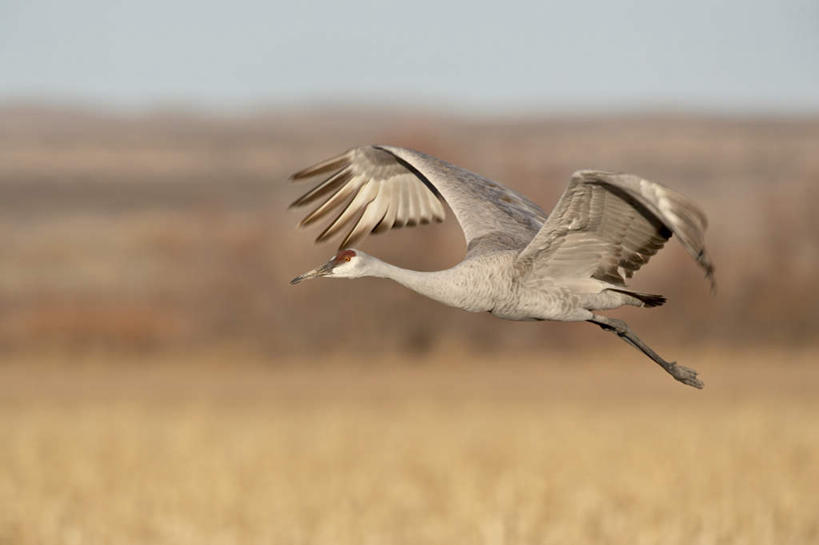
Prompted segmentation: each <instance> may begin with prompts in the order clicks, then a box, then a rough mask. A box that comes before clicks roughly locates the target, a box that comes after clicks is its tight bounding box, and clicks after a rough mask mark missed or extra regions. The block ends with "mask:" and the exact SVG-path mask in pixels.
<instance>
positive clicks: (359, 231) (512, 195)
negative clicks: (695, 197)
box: [291, 146, 714, 388]
mask: <svg viewBox="0 0 819 545" xmlns="http://www.w3.org/2000/svg"><path fill="white" fill-rule="evenodd" d="M319 174H325V175H328V174H329V177H328V178H326V179H325V181H323V182H321V183H320V184H318V185H317V186H315V187H314V188H313V189H311V190H310V191H308V192H307V193H305V194H304V195H303V196H301V197H300V198H298V199H297V200H296V201H295V202H293V204H292V205H291V206H303V205H307V204H310V203H315V202H317V201H320V204H318V205H317V206H315V208H314V209H313V210H312V211H311V212H309V213H308V214H307V216H305V218H304V219H303V220H302V222H301V225H309V224H311V223H314V222H316V221H318V220H320V219H322V218H324V217H326V216H328V215H329V214H330V213H331V212H333V211H336V210H339V212H338V215H336V216H335V218H334V219H332V220H331V221H330V222H329V223H328V224H327V226H326V228H325V229H324V230H323V231H322V232H321V233H320V234H319V236H318V238H317V241H323V240H326V239H328V238H330V237H332V236H333V235H336V234H338V233H340V232H342V231H343V230H344V229H345V228H346V229H347V231H346V235H345V237H344V239H343V240H342V242H341V245H340V250H344V249H345V248H349V247H350V246H351V245H353V244H354V243H356V242H358V241H360V240H361V239H363V238H364V237H365V236H366V235H367V234H369V233H371V232H375V233H379V232H384V231H388V230H390V229H392V228H398V227H403V226H412V225H416V224H419V223H429V222H433V221H436V222H440V221H443V219H444V217H445V214H446V212H445V209H444V206H443V202H444V201H446V203H447V204H448V205H449V207H450V209H451V210H452V212H453V213H454V214H455V217H456V218H457V220H458V222H459V223H460V225H461V228H462V230H463V233H464V237H465V239H466V247H467V252H466V257H465V258H464V260H463V261H462V262H461V263H459V264H458V265H456V266H454V267H452V268H450V269H447V270H445V271H436V272H418V271H409V270H406V269H401V268H399V267H394V266H392V265H389V264H387V263H384V262H383V261H380V260H378V259H376V258H374V257H372V256H369V255H367V254H365V253H364V252H361V251H360V250H347V251H341V252H339V254H338V255H337V256H335V257H334V258H333V259H332V260H331V261H330V262H328V263H327V264H325V265H324V266H322V267H320V268H317V269H314V270H313V271H310V272H308V273H305V274H304V275H301V276H299V277H297V278H295V279H294V280H293V283H298V282H300V281H302V280H304V279H307V278H313V277H317V276H334V277H346V278H356V277H361V276H380V277H386V278H391V279H393V280H395V281H397V282H399V283H401V284H402V285H405V286H407V287H409V288H410V289H413V290H415V291H417V292H419V293H421V294H423V295H426V296H428V297H431V298H433V299H435V300H438V301H441V302H443V303H445V304H448V305H451V306H455V307H458V308H462V309H465V310H469V311H476V312H477V311H489V312H492V313H493V314H494V315H496V316H498V317H501V318H506V319H512V320H561V321H589V322H592V323H595V324H597V325H599V326H600V327H602V328H603V329H606V330H610V331H613V332H615V333H617V334H618V335H619V336H620V337H621V338H623V339H624V340H626V342H628V343H629V344H631V345H632V346H635V347H636V348H638V349H639V350H641V351H642V352H643V353H645V354H646V355H648V356H649V357H651V358H652V359H653V360H654V361H655V362H657V363H658V364H660V365H661V366H663V368H665V369H666V370H667V371H668V372H669V373H671V374H672V376H674V378H676V379H677V380H679V381H681V382H684V383H686V384H689V385H691V386H696V387H700V388H701V387H702V382H701V381H700V380H699V379H698V378H697V376H696V372H695V371H693V370H691V369H688V368H685V367H682V366H680V365H676V364H675V363H673V362H667V361H665V360H663V359H662V358H660V357H659V356H658V355H657V354H656V353H655V352H654V351H653V350H651V348H649V347H648V346H647V345H645V343H643V342H642V341H641V340H640V339H639V338H638V337H637V336H636V335H634V333H632V332H631V330H630V329H629V328H628V326H627V325H626V324H625V323H624V322H622V321H621V320H616V319H613V318H608V317H605V316H601V315H598V314H594V312H593V311H595V310H603V309H612V308H616V307H619V306H622V305H634V306H646V307H651V306H658V305H660V304H662V303H664V302H665V298H664V297H663V296H661V295H653V294H645V293H640V292H637V291H633V290H631V289H629V288H628V287H627V286H626V280H627V279H629V278H631V277H632V275H633V274H634V273H635V272H636V271H638V270H639V269H640V267H642V266H643V265H644V264H645V263H647V262H648V260H649V259H650V258H651V256H653V255H654V254H656V253H657V252H658V251H659V250H660V249H661V248H662V247H663V245H664V244H665V242H666V241H667V240H668V239H669V238H670V237H671V236H672V235H676V236H677V238H678V239H679V241H680V243H681V244H682V245H683V247H684V248H685V249H686V250H687V251H688V253H689V254H691V255H692V257H694V259H695V260H696V261H697V263H698V264H699V265H700V267H702V268H703V270H704V271H705V274H706V277H707V278H708V279H709V280H710V281H711V285H712V288H713V286H714V275H713V273H714V266H713V264H712V263H711V260H710V258H709V257H708V254H707V252H706V250H705V240H704V234H705V229H706V226H707V221H706V218H705V215H704V214H703V213H702V211H700V210H699V208H697V206H696V205H694V204H693V203H692V202H691V201H689V200H688V199H687V198H686V197H684V196H682V195H680V194H679V193H677V192H675V191H672V190H671V189H668V188H667V187H664V186H662V185H660V184H657V183H654V182H649V181H648V180H644V179H642V178H639V177H637V176H634V175H631V174H614V173H610V172H603V171H595V170H582V171H579V172H576V173H575V174H574V175H573V176H572V179H571V181H570V182H569V186H568V187H567V188H566V191H565V192H564V193H563V195H562V196H561V198H560V199H559V200H558V202H557V204H556V206H555V208H554V210H553V211H552V213H551V214H550V215H548V216H547V214H546V213H545V212H544V211H543V210H542V209H541V208H540V207H538V206H537V205H536V204H535V203H533V202H532V201H530V200H529V199H527V198H526V197H525V196H523V195H521V194H520V193H518V192H516V191H513V190H511V189H509V188H507V187H504V186H503V185H501V184H499V183H497V182H494V181H492V180H488V179H486V178H483V177H481V176H479V175H477V174H474V173H472V172H469V171H467V170H464V169H462V168H459V167H456V166H454V165H451V164H449V163H447V162H445V161H441V160H439V159H436V158H434V157H431V156H429V155H426V154H423V153H420V152H417V151H412V150H408V149H404V148H397V147H391V146H366V147H360V148H355V149H352V150H349V151H347V152H346V153H344V154H342V155H339V156H337V157H334V158H332V159H328V160H326V161H323V162H321V163H318V164H316V165H314V166H311V167H308V168H306V169H304V170H301V171H299V172H297V173H296V174H294V175H293V176H292V178H293V179H294V180H301V179H306V178H312V177H314V176H317V175H319Z"/></svg>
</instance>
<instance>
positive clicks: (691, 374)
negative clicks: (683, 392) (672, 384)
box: [669, 362, 705, 390]
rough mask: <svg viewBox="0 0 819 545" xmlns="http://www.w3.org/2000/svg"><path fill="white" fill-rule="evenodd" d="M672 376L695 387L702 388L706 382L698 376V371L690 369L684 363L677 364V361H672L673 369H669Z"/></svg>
mask: <svg viewBox="0 0 819 545" xmlns="http://www.w3.org/2000/svg"><path fill="white" fill-rule="evenodd" d="M669 372H670V373H671V376H673V377H674V378H675V379H677V380H678V381H680V382H682V383H683V384H688V385H689V386H693V387H694V388H697V389H700V390H702V388H703V386H705V383H704V382H703V381H701V380H700V379H699V378H698V377H697V372H696V371H694V370H693V369H689V368H688V367H685V366H683V365H677V363H676V362H671V369H669Z"/></svg>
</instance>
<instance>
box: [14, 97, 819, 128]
mask: <svg viewBox="0 0 819 545" xmlns="http://www.w3.org/2000/svg"><path fill="white" fill-rule="evenodd" d="M17 109H35V110H43V111H54V110H57V111H70V112H77V113H88V114H92V113H96V114H103V115H106V116H113V117H117V116H125V117H142V116H152V115H157V114H168V113H173V114H175V115H186V116H191V117H226V118H243V117H252V116H255V115H266V114H283V113H287V114H289V113H294V114H304V113H310V112H323V113H332V114H339V115H344V114H363V113H366V112H368V111H369V112H370V113H372V114H382V115H383V114H387V113H393V114H400V115H424V116H433V117H437V118H453V119H463V120H484V119H485V120H498V119H506V120H511V121H515V120H519V121H524V120H527V119H525V118H527V117H529V118H530V119H528V120H529V121H532V120H535V121H536V120H539V119H560V118H569V119H582V118H594V119H617V118H640V117H645V118H652V117H657V118H664V119H666V118H672V119H676V118H699V119H726V120H731V119H760V120H773V119H781V120H788V121H807V122H813V121H815V120H817V119H819V107H812V106H804V105H802V106H799V105H793V106H792V107H784V108H778V107H759V106H753V107H749V106H748V105H745V106H743V105H742V104H737V105H735V106H733V107H726V106H724V105H717V104H705V103H702V104H697V103H693V102H687V103H685V104H677V103H674V102H671V101H663V100H655V101H646V102H643V103H642V104H636V103H632V102H630V101H622V102H621V103H619V104H616V105H612V104H602V103H583V102H582V101H578V102H577V103H574V104H570V103H568V102H563V103H558V102H555V101H551V103H550V104H546V103H542V104H534V103H532V104H518V105H515V106H508V107H507V106H500V105H493V106H491V107H487V106H478V105H469V104H466V105H464V104H461V105H458V106H454V107H453V106H452V105H451V104H449V103H448V101H446V100H440V99H431V98H430V99H420V100H418V99H408V98H403V99H402V98H399V99H398V100H397V101H390V100H388V99H376V100H373V99H366V98H363V97H362V98H354V97H347V98H340V99H332V100H331V99H315V98H307V99H301V100H272V99H271V100H265V99H258V100H245V101H232V102H231V101H213V100H207V99H193V98H185V97H169V98H160V99H149V100H145V101H142V102H139V103H137V102H133V101H122V100H111V99H106V100H100V99H97V98H95V97H92V96H90V95H74V96H61V97H55V96H48V95H23V94H20V95H6V96H0V111H9V110H17Z"/></svg>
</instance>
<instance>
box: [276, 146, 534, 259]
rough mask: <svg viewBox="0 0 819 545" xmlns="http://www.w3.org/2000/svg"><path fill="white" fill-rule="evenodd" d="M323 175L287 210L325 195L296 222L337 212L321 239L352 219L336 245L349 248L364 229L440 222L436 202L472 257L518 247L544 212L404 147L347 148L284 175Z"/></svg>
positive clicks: (518, 196)
mask: <svg viewBox="0 0 819 545" xmlns="http://www.w3.org/2000/svg"><path fill="white" fill-rule="evenodd" d="M326 173H331V175H330V177H329V178H327V179H326V180H324V181H323V182H321V183H320V184H319V185H317V186H315V187H314V188H313V189H311V190H310V191H308V192H307V193H305V194H304V195H302V196H301V197H299V198H298V199H296V201H295V202H293V204H291V207H294V206H302V205H305V204H308V203H311V202H313V201H316V200H318V199H320V198H322V197H325V198H324V200H323V201H322V203H321V204H320V205H319V206H318V207H316V208H315V209H314V210H313V211H312V212H310V213H309V214H307V216H306V217H305V218H304V219H303V220H302V221H301V225H309V224H311V223H313V222H315V221H317V220H318V219H320V218H322V217H324V216H325V215H327V214H329V213H330V212H332V211H333V210H336V209H341V212H340V213H339V214H338V215H337V216H336V218H335V219H334V220H333V221H331V222H330V224H329V225H328V226H327V227H326V228H325V229H324V230H323V231H322V232H321V234H319V236H318V238H317V239H316V241H317V242H321V241H324V240H326V239H327V238H329V237H331V236H333V235H334V234H336V233H338V232H339V231H340V230H342V228H344V227H345V226H346V225H347V224H348V223H350V222H352V227H351V228H350V230H349V231H348V232H347V235H346V236H345V238H344V240H343V241H342V242H341V245H340V248H346V247H349V246H350V245H352V244H354V243H355V242H356V241H358V240H360V239H362V238H363V237H365V236H366V235H367V234H369V233H370V232H373V233H380V232H383V231H388V230H389V229H391V228H396V227H402V226H404V225H406V226H412V225H416V224H418V223H429V222H430V221H443V219H444V217H445V211H444V207H443V205H442V201H444V200H445V201H446V202H447V203H448V204H449V206H450V208H451V209H452V211H453V212H454V213H455V216H456V217H457V219H458V222H459V223H460V225H461V228H462V229H463V232H464V237H465V238H466V243H467V248H468V251H469V253H472V254H474V253H481V252H488V251H492V250H497V249H520V248H523V247H524V246H526V244H528V243H529V241H530V240H531V239H532V237H533V236H534V235H535V233H537V232H538V230H539V229H540V226H541V225H542V224H543V222H544V221H545V219H546V214H545V212H543V210H541V209H540V208H539V207H538V206H537V205H536V204H534V203H533V202H531V201H530V200H528V199H527V198H526V197H524V196H523V195H521V194H519V193H517V192H515V191H512V190H511V189H509V188H507V187H504V186H503V185H501V184H499V183H497V182H493V181H492V180H488V179H486V178H483V177H481V176H478V175H477V174H473V173H472V172H469V171H467V170H464V169H462V168H459V167H456V166H454V165H451V164H449V163H447V162H445V161H441V160H440V159H436V158H434V157H431V156H429V155H426V154H423V153H420V152H417V151H412V150H408V149H405V148H397V147H391V146H364V147H359V148H354V149H351V150H349V151H347V152H345V153H343V154H341V155H339V156H337V157H334V158H332V159H328V160H326V161H322V162H321V163H318V164H316V165H313V166H311V167H308V168H306V169H304V170H301V171H299V172H297V173H295V174H293V175H292V176H291V178H292V179H293V180H301V179H304V178H311V177H313V176H317V175H319V174H326ZM328 194H329V197H327V195H328Z"/></svg>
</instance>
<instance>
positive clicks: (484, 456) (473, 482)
mask: <svg viewBox="0 0 819 545" xmlns="http://www.w3.org/2000/svg"><path fill="white" fill-rule="evenodd" d="M616 352H617V356H616V357H617V358H622V359H621V360H619V361H610V360H611V357H610V356H609V357H604V356H602V355H599V354H598V355H596V356H591V357H588V358H585V361H598V362H600V361H601V360H604V359H608V360H609V361H608V363H606V364H605V365H602V364H599V363H598V364H583V363H581V361H580V360H579V359H578V358H576V357H575V358H574V359H572V358H565V357H564V358H558V357H557V356H550V357H548V358H546V357H544V358H534V357H528V358H523V359H522V360H517V361H515V362H512V361H508V362H490V361H470V362H467V361H466V360H465V358H458V357H453V356H452V355H449V356H448V357H443V356H440V357H437V358H435V359H434V361H426V360H425V362H423V363H421V362H418V361H416V362H414V363H413V362H406V361H404V362H401V361H378V362H375V361H370V362H350V361H346V362H342V361H336V362H330V363H323V364H318V363H315V362H299V361H289V362H278V364H277V365H275V366H274V365H269V364H265V363H264V362H261V361H259V360H254V359H253V358H243V359H240V358H224V359H219V358H216V357H213V356H210V357H207V358H190V357H189V358H188V359H187V361H182V360H181V359H174V358H162V359H154V360H150V361H140V360H138V359H137V358H131V359H126V360H123V361H117V362H111V361H106V360H105V359H104V358H102V357H95V358H88V359H85V360H81V361H73V362H66V361H61V359H60V358H36V359H35V358H23V357H19V358H16V359H15V360H14V361H6V362H4V363H3V365H2V367H0V505H2V509H0V543H4V544H15V545H29V544H52V543H54V544H56V543H66V544H73V543H83V544H86V543H87V544H98V543H99V544H102V543H152V544H165V543H167V544H174V545H180V544H188V543H190V544H194V543H195V544H197V545H199V544H210V543H242V544H253V543H277V544H278V543H281V544H289V543H294V544H323V543H327V544H331V543H332V544H338V545H345V544H353V543H355V544H369V543H373V544H375V543H378V544H381V543H391V544H392V543H398V544H400V543H405V544H413V545H419V544H425V543H435V544H441V543H446V544H457V543H487V544H489V543H527V544H528V543H532V544H535V543H538V544H541V543H559V544H576V545H580V544H585V543H595V544H601V543H602V544H605V543H627V544H640V543H652V544H654V543H663V544H685V545H691V544H711V543H714V544H717V543H743V544H756V543H759V544H771V543H776V544H779V545H785V544H808V543H817V542H818V540H819V517H817V513H819V484H818V483H819V396H817V393H818V392H819V369H817V366H816V364H815V362H816V361H817V353H816V352H815V351H814V352H801V353H798V354H797V353H790V354H789V353H777V352H775V351H769V352H755V353H754V354H736V353H731V354H726V353H725V352H722V351H705V350H703V351H702V352H701V353H700V354H697V355H692V354H690V352H691V349H690V348H689V349H686V350H685V352H687V353H689V355H688V356H687V357H686V358H685V359H686V362H687V363H690V364H692V365H693V364H694V363H695V362H696V367H698V368H699V369H700V370H701V371H703V373H704V376H705V378H706V381H707V388H706V390H704V391H702V392H699V391H695V390H693V389H689V388H685V387H682V386H679V385H677V384H675V383H673V382H672V381H670V379H668V378H667V377H666V376H664V375H663V374H662V372H661V371H660V370H659V369H656V368H654V367H652V366H651V364H650V363H648V362H645V361H642V360H639V359H638V358H637V357H636V356H634V355H633V354H631V353H630V352H628V351H627V350H626V349H623V350H622V351H620V350H616ZM740 359H741V360H742V361H740ZM543 360H559V362H558V363H553V364H551V365H550V364H547V363H545V362H544V361H543ZM729 360H730V361H729ZM114 363H115V364H114Z"/></svg>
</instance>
